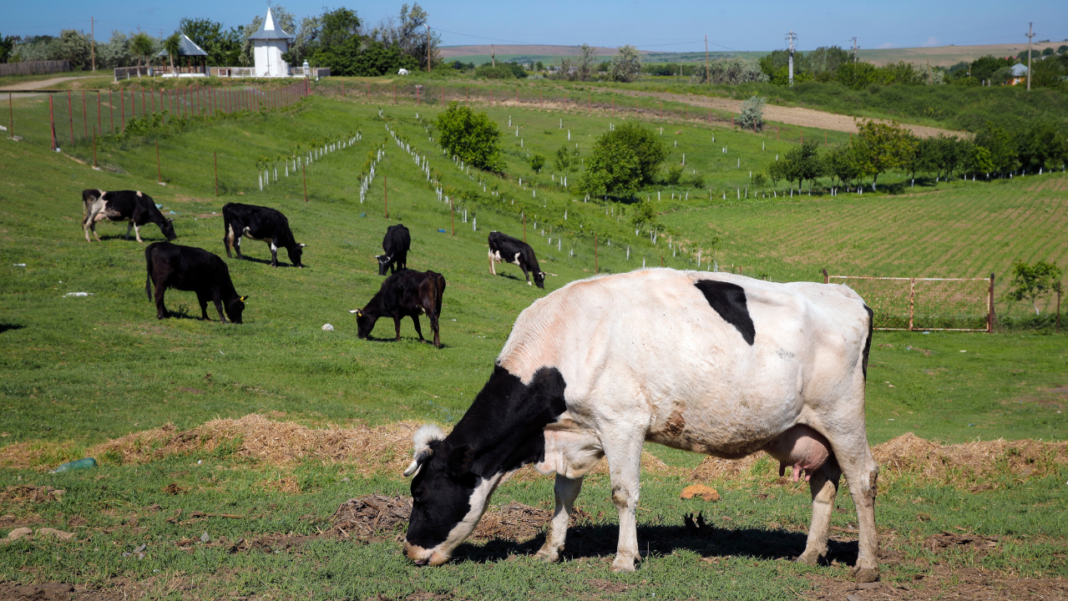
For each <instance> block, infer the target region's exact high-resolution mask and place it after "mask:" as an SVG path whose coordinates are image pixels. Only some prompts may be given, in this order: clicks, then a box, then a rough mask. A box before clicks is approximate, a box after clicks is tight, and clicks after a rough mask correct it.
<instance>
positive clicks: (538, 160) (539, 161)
mask: <svg viewBox="0 0 1068 601" xmlns="http://www.w3.org/2000/svg"><path fill="white" fill-rule="evenodd" d="M544 166H545V157H543V156H541V155H540V154H536V155H534V156H532V157H530V168H531V169H533V170H534V173H541V168H542V167H544Z"/></svg>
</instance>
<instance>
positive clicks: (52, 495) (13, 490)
mask: <svg viewBox="0 0 1068 601" xmlns="http://www.w3.org/2000/svg"><path fill="white" fill-rule="evenodd" d="M66 492H67V491H65V490H63V489H55V488H52V487H51V486H34V485H32V484H22V485H18V486H8V487H7V488H6V489H5V490H4V491H3V492H0V501H7V502H9V503H48V502H50V501H59V500H60V499H62V498H63V495H64V494H65V493H66Z"/></svg>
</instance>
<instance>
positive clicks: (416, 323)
mask: <svg viewBox="0 0 1068 601" xmlns="http://www.w3.org/2000/svg"><path fill="white" fill-rule="evenodd" d="M412 325H414V326H415V333H416V334H419V341H420V342H426V338H423V330H422V328H420V327H419V315H412Z"/></svg>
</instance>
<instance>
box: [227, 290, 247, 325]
mask: <svg viewBox="0 0 1068 601" xmlns="http://www.w3.org/2000/svg"><path fill="white" fill-rule="evenodd" d="M247 298H248V297H247V296H235V297H233V298H231V299H230V300H229V301H228V302H227V303H226V316H227V317H229V318H230V321H231V322H233V323H241V314H242V313H244V311H245V300H246V299H247Z"/></svg>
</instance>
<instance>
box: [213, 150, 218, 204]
mask: <svg viewBox="0 0 1068 601" xmlns="http://www.w3.org/2000/svg"><path fill="white" fill-rule="evenodd" d="M214 154H215V196H218V195H219V153H218V152H215V153H214Z"/></svg>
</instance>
